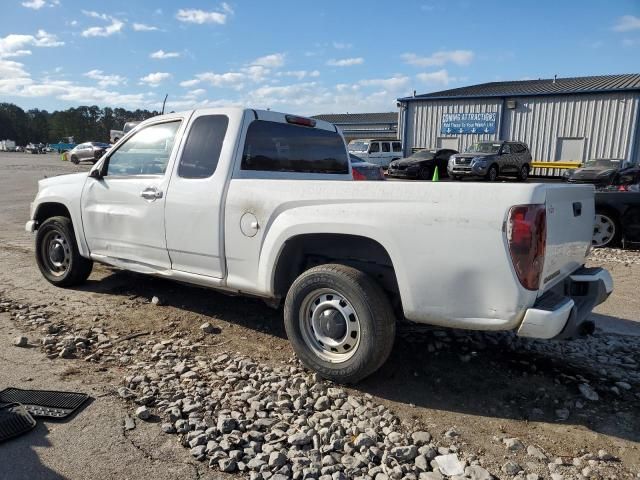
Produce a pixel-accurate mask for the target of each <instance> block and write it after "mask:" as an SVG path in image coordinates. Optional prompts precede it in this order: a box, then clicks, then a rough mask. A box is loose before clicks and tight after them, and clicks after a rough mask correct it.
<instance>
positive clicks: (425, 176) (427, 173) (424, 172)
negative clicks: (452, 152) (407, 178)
mask: <svg viewBox="0 0 640 480" xmlns="http://www.w3.org/2000/svg"><path fill="white" fill-rule="evenodd" d="M432 176H433V175H432V173H431V169H430V168H429V167H422V168H421V169H420V172H418V178H419V179H420V180H431V178H432Z"/></svg>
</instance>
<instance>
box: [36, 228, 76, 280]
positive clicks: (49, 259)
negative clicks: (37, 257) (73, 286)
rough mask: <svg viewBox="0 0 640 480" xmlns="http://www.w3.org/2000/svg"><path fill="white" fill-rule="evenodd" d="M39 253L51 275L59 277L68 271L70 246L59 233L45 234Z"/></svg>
mask: <svg viewBox="0 0 640 480" xmlns="http://www.w3.org/2000/svg"><path fill="white" fill-rule="evenodd" d="M40 253H41V256H42V259H43V260H44V263H45V265H46V267H47V269H48V270H49V272H50V273H51V274H52V275H54V276H56V277H61V276H63V275H64V274H65V273H66V272H67V270H69V266H70V265H71V246H70V245H69V242H68V241H67V239H66V238H65V237H64V236H63V235H62V234H61V233H60V232H57V231H51V232H47V234H46V235H45V237H44V239H43V240H42V244H41V250H40Z"/></svg>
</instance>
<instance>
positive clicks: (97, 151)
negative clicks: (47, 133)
mask: <svg viewBox="0 0 640 480" xmlns="http://www.w3.org/2000/svg"><path fill="white" fill-rule="evenodd" d="M110 148H111V145H109V144H108V143H101V142H86V143H81V144H80V145H76V146H75V147H74V148H73V150H71V151H70V152H69V160H71V162H72V163H76V164H77V163H79V162H82V161H84V160H89V161H90V162H93V163H96V162H97V161H98V160H100V158H101V157H102V156H103V155H104V154H105V152H106V151H107V150H109V149H110Z"/></svg>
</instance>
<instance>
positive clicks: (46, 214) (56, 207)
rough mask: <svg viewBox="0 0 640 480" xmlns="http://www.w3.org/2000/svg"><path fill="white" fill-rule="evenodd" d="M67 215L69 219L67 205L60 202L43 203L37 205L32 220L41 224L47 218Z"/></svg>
mask: <svg viewBox="0 0 640 480" xmlns="http://www.w3.org/2000/svg"><path fill="white" fill-rule="evenodd" d="M51 217H67V218H69V219H71V214H70V213H69V210H68V209H67V207H65V206H64V205H63V204H61V203H43V204H41V205H39V206H38V210H37V211H36V215H35V218H34V220H35V221H36V222H37V225H40V224H42V222H44V221H45V220H46V219H47V218H51Z"/></svg>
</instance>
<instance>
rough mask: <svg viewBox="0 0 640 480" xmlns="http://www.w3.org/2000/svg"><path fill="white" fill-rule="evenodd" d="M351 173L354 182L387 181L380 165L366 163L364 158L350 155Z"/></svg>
mask: <svg viewBox="0 0 640 480" xmlns="http://www.w3.org/2000/svg"><path fill="white" fill-rule="evenodd" d="M349 159H350V160H351V173H352V175H353V179H354V180H386V178H385V177H384V172H383V171H382V167H380V165H374V164H373V163H369V162H365V161H364V160H363V159H362V158H360V157H358V156H356V155H354V154H352V153H350V154H349Z"/></svg>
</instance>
